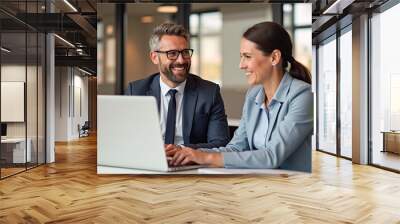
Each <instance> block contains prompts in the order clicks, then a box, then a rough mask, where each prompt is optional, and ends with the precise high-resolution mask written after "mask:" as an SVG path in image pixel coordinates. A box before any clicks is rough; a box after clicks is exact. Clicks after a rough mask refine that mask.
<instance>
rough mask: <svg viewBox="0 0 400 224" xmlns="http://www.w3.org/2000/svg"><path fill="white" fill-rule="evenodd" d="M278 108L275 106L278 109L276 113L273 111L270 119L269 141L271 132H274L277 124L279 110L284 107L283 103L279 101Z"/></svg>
mask: <svg viewBox="0 0 400 224" xmlns="http://www.w3.org/2000/svg"><path fill="white" fill-rule="evenodd" d="M276 107H277V108H274V110H276V113H272V114H273V116H272V117H271V118H270V120H269V124H268V131H267V141H269V139H270V138H271V133H272V129H273V128H274V126H275V123H276V118H277V117H278V115H279V112H280V110H281V107H282V103H281V102H278V105H276Z"/></svg>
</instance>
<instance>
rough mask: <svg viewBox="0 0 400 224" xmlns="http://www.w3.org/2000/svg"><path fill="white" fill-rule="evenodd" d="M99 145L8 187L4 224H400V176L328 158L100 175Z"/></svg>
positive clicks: (1, 206)
mask: <svg viewBox="0 0 400 224" xmlns="http://www.w3.org/2000/svg"><path fill="white" fill-rule="evenodd" d="M95 163H96V139H95V138H94V137H89V138H83V139H81V140H79V141H74V142H69V143H58V144H57V146H56V163H54V164H49V165H45V166H41V167H38V168H35V169H32V170H29V171H27V172H25V173H21V174H19V175H16V176H13V177H10V178H7V179H5V180H2V181H0V202H1V203H0V223H374V224H375V223H400V212H399V211H400V200H399V199H400V175H399V174H396V173H391V172H388V171H384V170H380V169H377V168H374V167H370V166H360V165H354V164H352V163H351V162H350V161H347V160H343V159H338V158H335V157H333V156H330V155H326V154H323V153H320V152H314V154H313V167H314V168H313V173H312V174H304V175H296V176H289V177H281V176H248V175H247V176H245V175H235V176H216V175H214V176H205V175H203V176H196V175H186V176H145V175H141V176H140V175H139V176H135V175H97V174H96V164H95Z"/></svg>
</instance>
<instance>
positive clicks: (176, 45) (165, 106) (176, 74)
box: [126, 23, 229, 149]
mask: <svg viewBox="0 0 400 224" xmlns="http://www.w3.org/2000/svg"><path fill="white" fill-rule="evenodd" d="M149 45H150V59H151V60H152V62H153V63H154V64H155V65H157V66H158V69H159V72H158V73H156V74H153V75H151V76H150V77H148V78H145V79H142V80H137V81H134V82H131V83H129V86H128V89H127V91H126V95H142V96H154V97H155V98H156V99H157V103H158V108H159V112H160V122H161V131H162V134H163V136H164V142H165V144H166V147H167V148H168V149H171V147H172V148H175V147H177V148H179V147H180V146H181V145H184V146H189V147H193V148H214V147H219V146H225V145H226V144H227V143H228V142H229V132H228V123H227V120H226V114H225V109H224V103H223V101H222V97H221V94H220V88H219V86H218V85H217V84H214V83H212V82H209V81H206V80H203V79H201V78H200V77H198V76H196V75H193V74H190V73H189V70H190V65H191V56H192V54H193V50H192V49H189V35H188V33H187V32H186V30H185V29H184V28H183V27H182V26H180V25H176V24H173V23H163V24H161V25H159V26H158V27H156V28H155V29H154V31H153V34H152V36H151V37H150V41H149Z"/></svg>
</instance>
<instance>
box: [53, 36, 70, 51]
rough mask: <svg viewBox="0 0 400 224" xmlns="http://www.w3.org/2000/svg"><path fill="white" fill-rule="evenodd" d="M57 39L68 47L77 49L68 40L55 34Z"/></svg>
mask: <svg viewBox="0 0 400 224" xmlns="http://www.w3.org/2000/svg"><path fill="white" fill-rule="evenodd" d="M54 36H55V37H57V38H58V39H60V40H61V41H63V42H64V43H66V44H67V45H69V46H70V47H73V48H75V45H73V44H71V42H69V41H68V40H66V39H64V38H62V37H60V36H58V35H57V34H54Z"/></svg>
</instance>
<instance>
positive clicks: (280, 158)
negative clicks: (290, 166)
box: [205, 88, 313, 169]
mask: <svg viewBox="0 0 400 224" xmlns="http://www.w3.org/2000/svg"><path fill="white" fill-rule="evenodd" d="M244 112H245V111H244ZM242 123H243V118H242V121H241V123H240V125H241V126H242ZM312 129H313V96H312V93H311V90H310V89H309V88H303V89H302V91H299V92H298V93H297V94H296V95H295V96H294V97H293V98H292V100H291V102H290V103H289V110H288V113H287V115H286V117H285V118H284V120H282V121H280V122H279V123H277V127H276V130H275V131H274V132H273V133H272V135H271V139H270V141H269V142H268V143H267V147H266V148H265V149H258V150H248V149H246V148H244V147H242V146H243V145H242V144H244V136H242V135H241V134H240V133H241V132H244V130H241V129H240V128H239V129H238V132H239V133H238V137H241V138H240V139H238V140H235V141H233V140H234V139H233V140H232V141H231V143H239V144H233V145H231V143H230V144H229V145H228V146H227V147H224V148H219V149H210V150H205V151H208V152H221V154H222V157H223V161H224V166H225V167H226V168H259V169H270V168H278V167H279V166H280V165H281V164H282V163H283V162H284V161H285V160H286V159H287V158H288V157H289V156H290V155H291V154H292V153H293V152H294V151H295V150H296V149H297V148H298V147H299V146H300V145H301V144H302V142H303V141H304V140H305V139H306V138H307V137H308V136H309V135H310V134H311V133H312ZM239 134H240V135H239ZM235 136H236V133H235ZM235 146H241V147H235Z"/></svg>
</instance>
